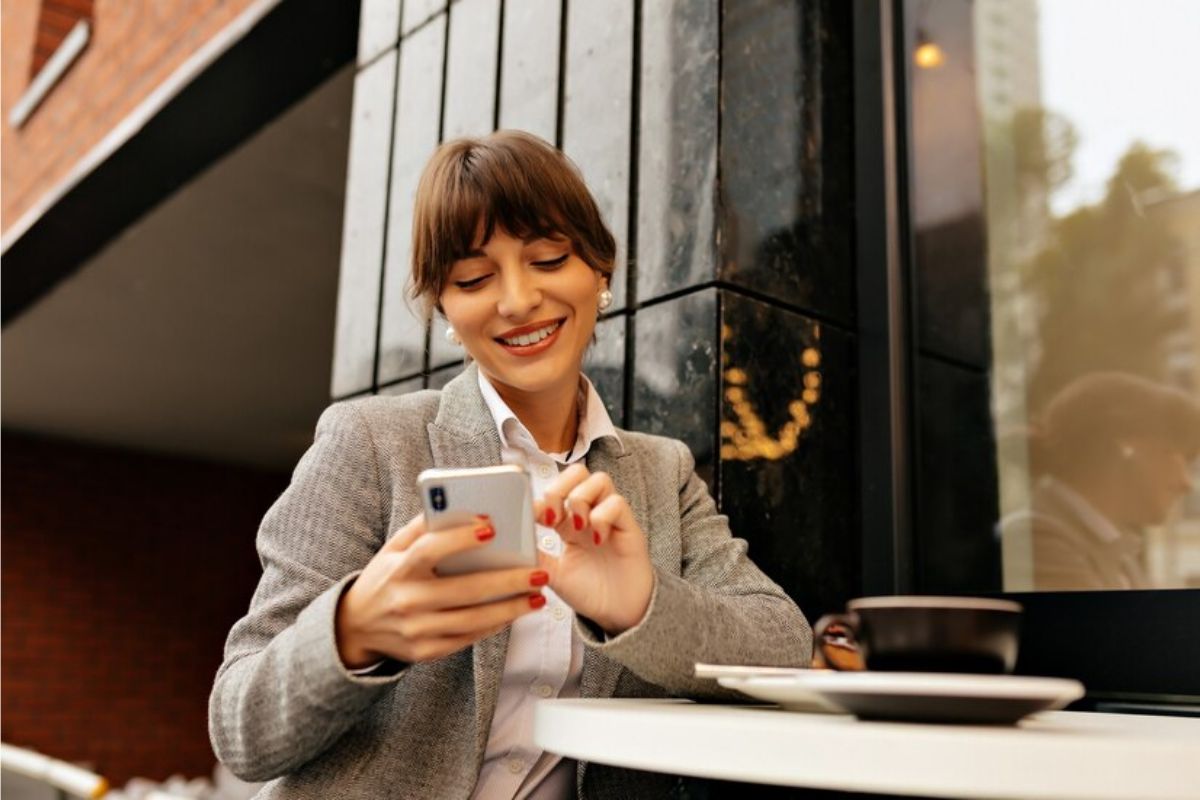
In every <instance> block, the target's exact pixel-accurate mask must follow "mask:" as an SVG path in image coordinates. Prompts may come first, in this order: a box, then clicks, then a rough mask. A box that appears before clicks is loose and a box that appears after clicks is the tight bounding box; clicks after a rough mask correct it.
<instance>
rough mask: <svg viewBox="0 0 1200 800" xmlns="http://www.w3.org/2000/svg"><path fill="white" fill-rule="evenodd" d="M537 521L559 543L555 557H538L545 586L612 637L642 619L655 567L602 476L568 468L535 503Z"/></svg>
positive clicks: (642, 539) (625, 510)
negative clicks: (546, 577) (546, 581)
mask: <svg viewBox="0 0 1200 800" xmlns="http://www.w3.org/2000/svg"><path fill="white" fill-rule="evenodd" d="M534 513H535V514H536V517H537V521H538V522H540V523H541V524H543V525H546V526H547V527H552V528H554V529H555V530H556V531H558V534H559V536H560V537H562V541H563V549H562V552H561V553H560V554H559V555H558V557H557V558H555V557H554V556H550V555H547V554H546V553H541V554H540V559H541V562H542V563H541V566H542V568H543V569H545V570H546V571H547V572H549V573H550V588H551V589H553V590H554V592H555V594H557V595H558V596H559V597H561V598H562V599H563V602H565V603H567V605H569V606H571V608H573V609H575V612H576V613H578V614H580V615H582V616H585V617H587V618H588V619H590V620H592V621H593V622H595V623H596V624H597V625H599V626H600V627H601V628H603V629H604V631H605V633H608V634H609V635H612V636H615V635H617V634H619V633H621V632H623V631H626V630H628V629H629V628H632V627H633V626H634V625H636V624H637V623H638V622H640V621H641V619H642V617H644V616H645V615H646V609H647V608H648V607H649V605H650V594H651V592H652V591H653V589H654V568H653V566H651V564H650V551H649V548H648V547H647V545H646V536H645V534H643V533H642V529H641V527H640V526H639V525H638V524H637V521H636V520H634V518H633V512H632V511H631V510H630V508H629V503H628V502H626V500H625V498H624V497H622V496H621V495H620V494H618V493H617V490H616V487H615V486H613V482H612V478H610V477H609V476H608V474H607V473H604V472H597V473H590V472H588V469H587V467H585V466H583V464H572V465H571V466H569V467H567V468H566V469H565V470H563V471H562V473H560V474H559V476H558V478H557V479H555V481H554V482H553V483H551V484H550V486H549V488H548V489H547V490H546V493H545V494H544V495H543V497H542V499H541V500H539V501H538V502H537V503H535V504H534Z"/></svg>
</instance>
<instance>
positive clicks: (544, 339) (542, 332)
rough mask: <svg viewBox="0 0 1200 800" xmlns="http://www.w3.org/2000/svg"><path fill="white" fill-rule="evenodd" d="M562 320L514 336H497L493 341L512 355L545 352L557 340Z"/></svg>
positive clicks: (529, 354) (530, 354)
mask: <svg viewBox="0 0 1200 800" xmlns="http://www.w3.org/2000/svg"><path fill="white" fill-rule="evenodd" d="M562 326H563V320H561V319H560V320H555V321H553V322H549V323H546V324H545V325H542V326H540V327H537V328H534V329H532V330H525V331H522V332H521V333H518V334H517V335H516V336H497V337H496V339H495V341H496V343H497V344H499V345H500V346H501V347H503V348H504V349H505V350H507V351H508V352H510V353H512V354H513V355H518V356H532V355H537V354H538V353H540V352H542V351H543V350H546V349H547V348H549V347H550V345H552V344H554V342H555V340H556V339H557V338H558V332H559V331H560V330H561V329H562Z"/></svg>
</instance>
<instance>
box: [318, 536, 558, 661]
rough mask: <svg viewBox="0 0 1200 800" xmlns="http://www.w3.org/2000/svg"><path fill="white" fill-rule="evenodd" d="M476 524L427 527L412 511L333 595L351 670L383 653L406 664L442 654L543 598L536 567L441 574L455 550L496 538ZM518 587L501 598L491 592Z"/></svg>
mask: <svg viewBox="0 0 1200 800" xmlns="http://www.w3.org/2000/svg"><path fill="white" fill-rule="evenodd" d="M477 520H478V521H477V522H476V524H474V525H468V526H465V527H461V528H450V529H447V530H443V531H437V532H429V531H426V530H425V516H424V515H423V514H420V515H417V516H416V517H414V518H413V520H412V521H411V522H409V523H408V524H407V525H405V526H404V527H403V528H401V529H400V530H399V531H398V532H397V533H396V535H395V536H393V537H392V538H391V539H389V540H388V542H387V543H386V544H385V545H384V546H383V548H382V549H381V550H380V551H379V552H378V553H376V554H375V557H374V558H372V559H371V560H370V561H369V562H368V563H367V566H366V568H365V569H364V570H363V571H362V574H360V575H359V576H358V578H357V579H356V580H355V581H354V583H353V584H352V585H351V586H350V588H349V589H347V590H346V591H345V593H344V594H343V595H342V597H341V599H340V601H339V602H338V610H337V622H336V631H337V646H338V655H340V656H341V659H342V663H343V664H345V665H346V666H347V667H349V668H350V669H355V668H359V667H365V666H368V665H370V664H373V663H374V662H376V661H380V660H382V659H383V658H384V657H390V658H394V659H397V660H399V661H406V662H409V663H413V662H417V661H431V660H433V659H436V658H442V657H443V656H447V655H449V654H451V653H453V652H455V651H457V650H461V649H462V648H464V647H467V646H468V645H470V644H472V643H474V642H476V641H478V640H480V639H483V638H485V637H487V636H491V635H492V634H493V633H496V632H498V631H500V630H502V629H504V627H506V626H507V625H509V624H510V623H512V621H513V620H515V619H516V618H517V617H520V616H522V615H523V614H528V613H530V612H531V611H534V610H536V609H539V608H541V607H542V606H543V605H545V603H546V598H545V597H543V596H542V594H541V591H540V587H542V586H545V585H546V583H547V582H548V580H549V576H548V575H547V573H546V572H545V571H543V570H540V569H535V570H531V569H528V568H518V569H498V570H488V571H485V572H476V573H472V574H469V575H456V576H450V577H439V576H438V575H437V574H435V573H434V567H435V566H436V565H437V563H438V562H439V561H441V560H442V559H443V558H445V557H446V556H449V555H451V554H453V553H459V552H463V551H465V550H471V549H473V548H476V547H483V546H484V545H485V544H486V543H487V542H489V541H490V540H491V539H492V538H494V537H495V535H496V533H495V531H494V530H493V529H492V527H491V524H490V522H489V521H488V519H487V518H486V517H478V518H477ZM512 594H517V595H518V596H516V597H509V598H508V599H505V600H491V599H490V598H495V597H503V596H505V595H512Z"/></svg>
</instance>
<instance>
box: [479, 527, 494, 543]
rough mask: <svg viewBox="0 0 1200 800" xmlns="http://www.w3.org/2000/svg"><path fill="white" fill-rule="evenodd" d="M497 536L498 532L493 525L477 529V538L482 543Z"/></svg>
mask: <svg viewBox="0 0 1200 800" xmlns="http://www.w3.org/2000/svg"><path fill="white" fill-rule="evenodd" d="M495 535H496V531H495V529H494V528H492V526H491V525H484V526H483V527H482V528H476V529H475V538H476V539H478V540H479V541H481V542H486V541H487V540H488V539H491V538H492V537H493V536H495Z"/></svg>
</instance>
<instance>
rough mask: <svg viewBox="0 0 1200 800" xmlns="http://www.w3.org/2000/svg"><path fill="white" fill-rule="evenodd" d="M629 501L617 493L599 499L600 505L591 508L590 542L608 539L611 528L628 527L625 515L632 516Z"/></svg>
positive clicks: (601, 542)
mask: <svg viewBox="0 0 1200 800" xmlns="http://www.w3.org/2000/svg"><path fill="white" fill-rule="evenodd" d="M632 513H633V512H632V511H630V509H629V503H627V502H625V498H624V497H622V496H621V495H619V494H610V495H609V496H608V497H606V498H604V499H603V500H601V501H600V505H598V506H596V507H595V508H593V509H592V516H591V523H592V533H593V534H594V535H593V537H592V543H593V544H596V545H600V544H603V543H604V542H606V541H608V537H609V536H611V535H612V532H613V529H614V528H617V529H620V528H625V527H628V522H627V521H626V515H629V516H630V517H632Z"/></svg>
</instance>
